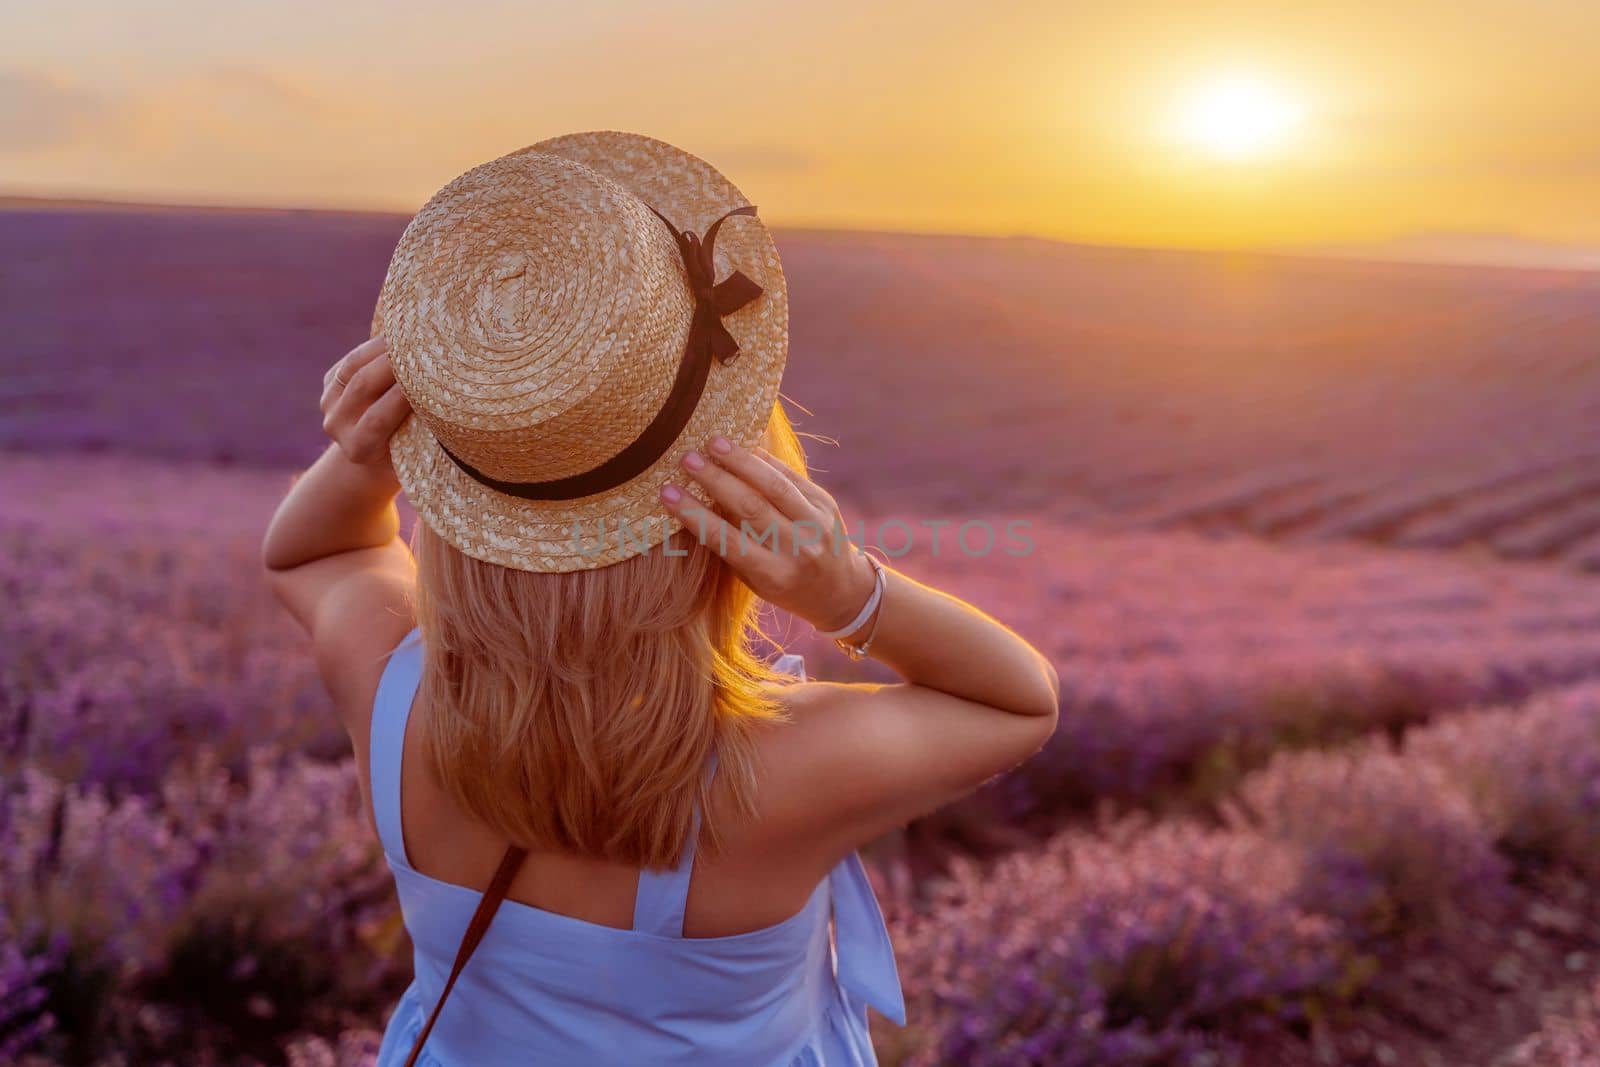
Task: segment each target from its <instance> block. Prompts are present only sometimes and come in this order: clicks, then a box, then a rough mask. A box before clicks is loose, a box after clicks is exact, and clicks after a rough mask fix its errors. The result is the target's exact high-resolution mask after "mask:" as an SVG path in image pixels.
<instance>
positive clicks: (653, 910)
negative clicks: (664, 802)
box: [633, 751, 717, 937]
mask: <svg viewBox="0 0 1600 1067" xmlns="http://www.w3.org/2000/svg"><path fill="white" fill-rule="evenodd" d="M716 773H717V754H716V752H715V751H713V752H712V753H711V755H710V757H709V758H708V759H707V760H706V785H707V786H710V784H711V776H712V775H714V774H716ZM699 842H700V803H699V801H696V802H695V805H694V819H693V821H692V822H691V823H690V824H689V839H688V840H687V841H685V842H684V843H683V855H681V856H680V857H678V865H677V866H676V867H674V868H672V869H671V870H670V871H649V870H643V871H640V872H639V888H638V890H637V891H636V892H635V895H634V898H633V928H634V929H635V930H637V931H639V932H641V933H646V934H656V935H657V936H660V937H682V936H683V912H684V908H685V907H686V906H687V905H688V903H689V879H690V878H691V877H692V876H693V875H694V853H695V846H696V845H698V844H699Z"/></svg>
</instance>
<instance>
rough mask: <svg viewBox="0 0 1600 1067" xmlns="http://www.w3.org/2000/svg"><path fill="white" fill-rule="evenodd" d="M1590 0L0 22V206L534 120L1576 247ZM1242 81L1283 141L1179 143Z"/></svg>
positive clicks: (976, 216) (144, 5)
mask: <svg viewBox="0 0 1600 1067" xmlns="http://www.w3.org/2000/svg"><path fill="white" fill-rule="evenodd" d="M1596 55H1600V3H1596V2H1594V0H1518V2H1512V0H1452V2H1449V3H1445V2H1435V0H1399V2H1396V0H1386V2H1381V3H1370V2H1367V0H1349V2H1329V3H1299V2H1295V3H1290V2H1287V0H1273V2H1257V3H1198V2H1195V0H1183V2H1172V3H1140V2H1137V0H1130V2H1118V3H1110V2H1107V3H1066V2H1062V0H1055V2H1045V3H1005V2H996V3H993V4H988V3H978V2H974V0H966V2H964V3H960V4H947V3H942V2H919V3H910V2H899V0H896V2H886V3H871V2H867V0H855V2H839V0H806V2H795V0H765V2H742V3H731V2H728V3H724V2H714V0H639V2H612V0H596V2H594V3H591V4H560V5H556V4H541V3H535V2H530V0H520V2H516V3H512V2H505V3H490V2H476V0H454V2H452V3H449V4H443V3H439V4H420V3H411V2H408V0H390V2H389V3H387V4H378V3H368V2H365V0H362V2H351V0H320V2H317V3H310V2H304V0H276V2H274V3H273V4H270V5H265V4H263V5H235V4H217V3H207V2H201V0H141V2H139V3H127V2H125V0H95V2H84V0H55V2H52V3H48V4H46V3H22V4H5V5H0V193H25V194H35V195H60V196H101V197H113V198H134V199H146V200H164V201H182V202H222V203H242V204H275V205H307V206H354V207H375V208H394V209H399V210H405V211H410V210H414V209H415V208H416V207H417V206H418V205H419V204H420V203H421V202H422V201H423V200H425V199H426V198H427V196H428V195H429V194H430V193H431V192H432V191H433V190H434V189H436V188H437V187H439V186H440V185H442V184H444V183H445V182H446V181H448V180H449V179H450V178H451V177H453V176H454V175H456V174H457V173H459V172H460V171H462V170H465V169H466V168H468V167H470V166H472V165H473V164H475V163H478V162H481V161H483V160H485V159H489V158H492V157H494V156H496V155H500V154H502V153H504V152H507V151H511V150H513V149H515V148H518V147H520V146H522V145H524V144H526V143H528V142H531V141H535V140H538V139H540V138H542V137H546V136H550V135H552V134H555V133H560V132H565V131H568V130H574V129H587V128H620V129H632V130H638V131H641V132H645V133H650V134H653V135H655V136H659V137H663V138H666V139H667V140H671V141H674V142H676V143H678V144H681V145H683V146H684V147H686V148H689V149H691V150H693V151H696V152H699V153H700V154H702V155H705V156H706V157H707V158H709V159H711V160H713V161H714V162H716V163H717V164H718V165H719V166H721V167H722V168H723V169H725V170H726V171H728V173H729V174H730V175H731V176H733V177H734V179H735V180H736V181H738V182H739V183H740V185H741V186H742V187H743V188H744V189H745V191H746V192H747V193H748V194H749V195H750V196H751V198H752V199H753V200H754V201H755V202H756V203H757V204H759V205H760V206H761V208H762V213H763V215H764V216H765V217H767V218H768V219H769V220H771V221H773V222H775V223H777V224H789V225H824V226H847V227H871V228H886V229H910V230H959V231H973V232H985V233H1034V234H1042V235H1047V236H1055V237H1064V238H1068V239H1072V240H1082V241H1095V242H1106V243H1114V244H1141V245H1176V246H1201V247H1217V246H1252V245H1279V244H1300V243H1310V242H1327V241H1369V240H1377V239H1384V238H1389V237H1394V236H1398V235H1403V234H1410V233H1417V232H1430V233H1432V232H1461V233H1472V234H1498V235H1510V236H1520V237H1525V238H1532V239H1538V240H1546V241H1560V242H1587V243H1600V63H1596V62H1595V61H1594V57H1595V56H1596ZM1239 75H1247V76H1249V77H1250V78H1253V79H1255V80H1256V81H1257V82H1259V83H1261V84H1265V85H1268V86H1270V87H1272V89H1273V91H1274V92H1276V93H1278V94H1280V95H1281V96H1282V97H1283V99H1285V100H1288V101H1292V102H1293V104H1294V106H1295V108H1296V109H1297V112H1298V113H1299V115H1300V122H1299V125H1298V126H1297V127H1296V128H1295V129H1294V130H1292V131H1291V132H1290V133H1289V134H1288V135H1286V136H1285V137H1284V138H1282V139H1281V140H1280V141H1277V142H1275V143H1272V144H1268V145H1265V146H1263V148H1262V150H1261V151H1260V153H1259V154H1258V155H1256V156H1252V157H1249V158H1243V159H1232V158H1225V157H1223V156H1221V155H1217V154H1214V153H1209V152H1207V151H1206V150H1205V149H1204V147H1197V146H1196V145H1194V144H1192V143H1187V142H1184V141H1182V140H1181V139H1179V137H1177V136H1176V135H1175V133H1174V128H1175V124H1176V123H1177V122H1178V116H1179V115H1180V114H1181V113H1182V111H1183V108H1184V106H1185V102H1186V101H1190V100H1192V99H1193V97H1194V96H1195V94H1196V93H1198V92H1202V91H1203V90H1204V89H1205V87H1206V86H1208V85H1212V84H1214V83H1216V82H1217V81H1218V80H1219V79H1225V78H1229V77H1235V76H1239Z"/></svg>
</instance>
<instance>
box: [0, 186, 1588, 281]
mask: <svg viewBox="0 0 1600 1067" xmlns="http://www.w3.org/2000/svg"><path fill="white" fill-rule="evenodd" d="M27 210H36V211H39V212H50V211H61V212H72V211H85V212H92V211H101V212H105V213H108V214H109V213H119V212H128V213H139V212H147V213H151V214H163V213H172V214H196V213H216V214H233V215H332V216H345V217H349V216H357V217H362V216H370V217H372V218H374V219H379V218H388V219H394V220H396V221H400V220H404V219H407V218H410V217H411V216H412V215H413V214H414V212H406V211H402V210H399V209H393V208H376V207H337V206H327V205H304V204H301V205H294V204H251V203H244V202H238V201H225V200H212V201H205V200H194V201H172V200H143V199H139V198H137V197H134V198H127V199H124V198H116V197H107V196H90V195H60V196H57V195H50V194H40V193H33V192H8V191H6V190H4V189H0V214H3V213H5V212H10V211H27ZM770 228H771V229H772V230H773V231H775V232H778V233H785V232H787V233H813V234H819V235H828V234H835V235H842V236H863V237H866V236H885V237H912V238H929V239H940V238H944V239H951V238H955V239H967V240H990V241H1037V242H1040V243H1043V244H1052V245H1062V246H1065V247H1070V248H1080V249H1085V250H1104V251H1113V252H1147V253H1152V254H1168V255H1209V256H1217V255H1223V256H1227V255H1233V256H1263V257H1271V258H1292V259H1315V260H1320V261H1338V262H1349V263H1373V264H1380V265H1399V266H1410V267H1435V268H1443V269H1456V270H1459V269H1466V270H1473V269H1478V270H1516V271H1544V272H1559V273H1583V274H1589V273H1595V272H1600V246H1595V245H1585V244H1570V243H1561V242H1555V241H1546V240H1542V239H1538V238H1526V237H1521V236H1519V235H1516V234H1495V233H1487V234H1486V233H1483V232H1481V231H1474V230H1437V229H1432V230H1425V231H1416V232H1413V233H1408V234H1403V235H1399V236H1396V237H1392V238H1386V239H1383V240H1376V241H1357V242H1350V243H1348V244H1341V243H1338V242H1315V243H1311V244H1283V245H1234V246H1226V245H1179V244H1139V243H1131V242H1130V243H1124V244H1111V243H1107V242H1104V241H1083V240H1075V239H1073V238H1070V237H1057V236H1050V235H1047V234H1041V233H1028V232H1016V231H1011V232H1003V231H993V232H986V231H977V230H936V229H928V230H913V229H883V228H872V227H866V226H847V225H825V224H796V225H788V224H777V225H773V226H771V227H770ZM1439 238H1444V239H1452V238H1459V239H1479V240H1482V239H1489V240H1498V241H1504V242H1507V243H1508V244H1511V245H1517V246H1520V247H1521V248H1523V249H1528V248H1535V249H1544V250H1549V251H1551V252H1557V251H1561V250H1567V251H1569V252H1578V253H1593V254H1594V256H1595V259H1596V261H1595V262H1594V263H1592V264H1588V263H1560V262H1551V263H1539V262H1528V261H1526V260H1521V261H1518V260H1514V259H1511V260H1493V259H1488V258H1471V257H1468V258H1452V257H1449V256H1439V255H1428V254H1425V253H1415V252H1414V253H1412V255H1410V256H1409V257H1408V256H1407V255H1406V254H1405V249H1404V248H1403V247H1397V248H1395V249H1394V250H1393V252H1392V254H1387V255H1386V254H1385V246H1386V245H1391V244H1399V243H1401V242H1404V241H1408V240H1428V239H1439Z"/></svg>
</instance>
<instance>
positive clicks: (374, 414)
mask: <svg viewBox="0 0 1600 1067" xmlns="http://www.w3.org/2000/svg"><path fill="white" fill-rule="evenodd" d="M410 414H411V402H410V401H409V400H407V399H406V395H405V393H404V392H402V391H401V389H400V385H399V383H397V382H396V381H395V380H394V368H392V367H391V366H390V365H389V345H388V343H387V342H386V341H384V339H383V335H382V334H379V335H378V336H377V337H374V338H372V340H370V341H365V342H363V343H361V344H359V345H357V346H356V347H355V348H353V349H351V350H350V351H349V352H347V353H346V354H345V355H344V357H343V358H341V359H340V360H339V361H338V362H337V363H335V364H334V365H333V366H331V367H329V368H328V373H327V374H325V375H323V376H322V432H323V433H325V434H327V435H328V436H329V437H331V438H332V439H333V440H334V442H335V443H336V444H337V445H338V446H339V449H340V451H342V452H343V453H344V454H345V457H346V458H348V459H349V460H350V462H352V463H355V464H357V465H359V466H363V467H380V468H389V467H390V462H389V438H390V437H392V436H394V432H395V431H396V430H398V429H399V428H400V427H401V425H402V424H403V423H404V422H405V421H406V417H407V416H409V415H410Z"/></svg>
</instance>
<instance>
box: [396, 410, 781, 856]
mask: <svg viewBox="0 0 1600 1067" xmlns="http://www.w3.org/2000/svg"><path fill="white" fill-rule="evenodd" d="M764 443H765V445H766V447H767V449H768V450H769V451H771V452H772V453H773V454H774V455H776V456H777V457H778V458H780V459H782V460H784V461H786V462H788V463H790V464H791V465H792V466H794V467H796V468H797V469H799V470H801V471H804V470H805V457H804V453H803V452H802V450H801V447H800V442H799V440H798V439H797V437H796V435H795V432H794V429H793V427H792V426H791V425H790V423H789V420H788V417H787V416H786V415H785V413H784V411H783V408H782V406H781V405H774V407H773V413H772V417H771V419H770V421H769V423H768V426H767V433H766V440H765V442H764ZM667 544H669V545H670V546H671V551H670V552H667V551H663V546H657V547H656V548H654V549H652V550H651V551H649V552H646V553H643V554H642V555H638V556H635V557H633V558H631V559H628V560H624V561H623V562H621V563H617V564H613V565H611V566H608V567H600V568H597V569H594V570H585V571H576V572H573V573H569V574H539V573H532V572H528V571H519V570H513V569H511V568H508V567H501V566H498V565H496V564H493V563H486V562H483V561H482V560H477V559H473V558H472V557H470V556H468V555H466V554H465V553H463V552H461V551H459V550H458V549H456V548H455V547H454V546H452V545H450V544H449V543H448V542H446V541H444V540H443V539H442V538H440V537H439V536H438V535H437V534H435V533H433V532H432V531H431V530H429V529H428V528H427V525H426V524H425V523H423V522H420V521H419V522H418V523H417V524H416V528H415V531H414V532H413V534H412V551H413V553H414V554H415V555H416V559H417V622H418V625H419V626H420V628H421V630H422V637H423V642H424V645H425V657H424V664H423V672H422V682H421V688H420V691H421V692H422V693H423V694H425V699H426V701H427V704H426V707H427V709H428V715H427V719H426V733H427V739H428V749H429V755H430V760H431V764H432V770H433V773H434V774H435V776H436V777H437V779H438V781H439V783H440V784H441V785H442V787H443V788H444V790H445V792H446V793H447V795H449V796H450V797H451V798H452V799H453V800H454V801H455V802H456V803H457V804H458V805H460V807H461V808H462V809H463V810H464V811H466V812H467V813H468V814H470V815H471V816H473V817H474V818H476V819H478V820H479V821H481V822H483V823H485V824H487V825H488V826H490V827H492V828H493V829H494V830H496V831H497V832H498V833H499V834H501V835H502V836H503V837H505V838H506V839H507V840H508V841H511V842H515V843H516V844H519V845H522V846H524V847H526V848H531V849H545V848H548V849H554V850H558V851H564V852H569V853H573V854H576V855H581V856H586V857H591V858H595V859H603V860H608V861H611V862H616V863H622V864H627V865H629V866H638V867H645V868H656V869H659V868H663V867H670V866H672V865H673V864H674V863H676V862H677V860H678V858H679V856H680V854H681V852H682V850H683V847H684V843H685V841H686V839H687V837H688V835H689V833H690V831H691V827H692V825H693V810H694V806H695V804H696V803H697V802H698V803H699V805H700V809H701V811H702V812H703V819H704V826H705V840H706V845H707V847H708V848H709V849H711V850H713V851H714V850H715V849H716V847H717V846H718V844H719V843H720V840H721V835H720V833H719V822H720V819H721V817H726V816H728V815H733V816H739V815H748V814H750V813H751V812H752V810H753V806H754V792H755V766H754V760H755V746H754V743H753V740H754V739H753V734H754V731H755V729H756V728H757V727H759V726H760V725H761V724H763V723H767V722H770V721H773V720H775V719H778V718H781V707H780V705H779V703H778V701H777V699H776V694H775V691H774V689H773V687H772V683H773V682H774V681H775V678H774V675H773V674H772V672H771V671H770V670H769V669H768V667H767V666H766V664H765V663H764V662H763V661H762V660H761V659H760V658H759V656H758V655H757V652H756V649H757V642H758V640H759V639H760V632H759V630H758V628H757V613H758V611H759V604H758V602H757V600H756V598H755V595H754V594H753V593H751V592H750V590H749V588H748V587H747V586H745V585H744V583H743V582H741V581H740V580H739V579H738V578H737V577H736V576H735V575H734V573H733V571H732V570H731V569H730V568H728V566H727V565H726V564H724V563H723V562H722V561H721V560H720V559H718V558H717V556H716V555H715V553H714V552H712V551H711V550H710V549H708V548H705V547H703V546H702V545H700V544H699V543H698V542H697V540H696V538H695V536H694V533H693V532H692V531H690V530H687V529H685V530H679V531H678V532H676V533H675V534H673V535H672V536H671V537H670V538H669V539H668V541H667ZM713 750H715V752H716V755H717V775H716V776H717V778H718V779H720V780H721V782H722V783H723V784H722V787H721V788H722V789H723V790H724V791H725V793H726V794H727V795H728V796H729V797H731V800H732V803H731V804H730V805H728V806H726V807H723V808H721V809H720V815H719V813H717V812H713V811H712V809H711V808H710V806H709V805H708V804H707V800H708V799H709V797H708V796H707V794H708V792H709V788H708V784H707V778H706V775H705V770H706V765H707V759H708V757H709V756H710V754H711V752H712V751H713Z"/></svg>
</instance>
